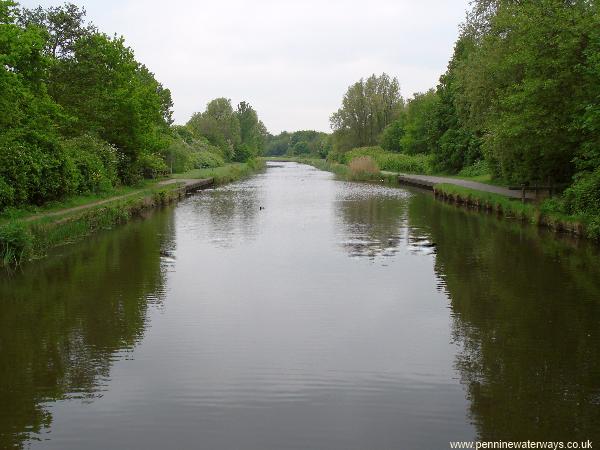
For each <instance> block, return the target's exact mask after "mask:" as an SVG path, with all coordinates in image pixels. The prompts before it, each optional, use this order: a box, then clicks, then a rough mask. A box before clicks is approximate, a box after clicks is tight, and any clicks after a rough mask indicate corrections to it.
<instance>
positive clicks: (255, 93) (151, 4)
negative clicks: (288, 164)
mask: <svg viewBox="0 0 600 450" xmlns="http://www.w3.org/2000/svg"><path fill="white" fill-rule="evenodd" d="M71 1H73V3H76V4H78V5H80V6H84V7H85V8H86V10H87V13H88V19H89V20H91V21H92V22H93V23H94V24H96V26H98V28H99V29H100V30H101V31H103V32H105V33H107V34H114V33H117V34H119V35H123V36H124V37H125V40H126V43H127V45H129V46H130V47H132V48H133V50H134V51H135V54H136V58H137V59H138V61H140V62H142V63H144V64H145V65H146V66H148V68H149V69H150V70H151V71H152V72H154V73H155V74H156V78H157V79H158V80H159V81H160V82H161V83H162V84H163V85H164V86H165V87H168V88H169V89H170V90H171V93H172V95H173V101H174V103H175V107H174V111H175V114H174V118H175V121H176V122H177V123H185V122H186V121H187V120H188V119H189V117H190V116H191V114H192V113H194V112H195V111H202V110H204V108H205V106H206V103H207V102H208V101H209V100H211V99H213V98H215V97H227V98H231V100H232V102H233V103H234V106H235V104H237V103H238V102H239V101H241V100H246V101H248V102H250V103H251V104H252V105H253V106H254V108H255V109H256V110H257V111H258V114H259V117H260V118H261V119H262V120H263V122H264V123H265V125H266V126H267V128H268V129H269V131H270V132H272V133H278V132H280V131H282V130H288V131H293V130H299V129H316V130H321V131H330V130H329V115H330V114H331V113H332V112H334V111H335V110H337V108H338V107H339V105H340V103H341V99H342V97H343V95H344V92H345V91H346V88H347V87H348V86H349V85H350V84H352V83H353V82H355V81H357V80H358V79H360V78H361V77H367V76H369V75H370V74H372V73H377V74H380V73H381V72H386V73H388V74H389V75H391V76H396V77H398V80H399V81H400V85H401V89H402V95H403V96H404V97H410V96H411V95H412V94H413V93H414V92H420V91H425V90H427V89H428V88H430V87H433V86H435V84H436V83H437V80H438V78H439V76H440V75H441V73H443V72H444V70H445V68H446V65H447V63H448V59H449V58H450V56H451V54H452V49H453V45H454V42H455V41H456V38H457V35H458V25H459V23H460V22H461V21H462V20H463V18H464V16H465V11H466V8H467V5H468V0H370V1H362V2H357V1H353V0H351V1H348V0H346V1H341V0H329V1H328V0H317V1H315V0H301V1H288V0H247V1H245V0H210V1H209V0H200V1H191V0H170V1H164V0H160V1H159V0H71ZM20 3H21V5H22V6H25V7H34V6H38V5H40V4H41V5H43V6H48V5H59V4H62V3H64V2H63V1H54V0H25V1H21V2H20Z"/></svg>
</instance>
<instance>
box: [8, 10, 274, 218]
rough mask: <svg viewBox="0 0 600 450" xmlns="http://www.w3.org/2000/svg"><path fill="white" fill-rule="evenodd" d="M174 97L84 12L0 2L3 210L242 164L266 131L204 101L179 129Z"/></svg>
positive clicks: (225, 104)
mask: <svg viewBox="0 0 600 450" xmlns="http://www.w3.org/2000/svg"><path fill="white" fill-rule="evenodd" d="M172 108H173V102H172V99H171V93H170V91H169V90H168V89H167V88H165V87H164V86H163V85H162V84H161V83H160V82H159V81H157V80H156V78H155V76H154V74H153V73H152V72H151V71H150V70H149V69H148V68H147V67H146V66H144V65H143V64H142V63H140V62H138V61H137V60H136V59H135V55H134V52H133V51H132V49H131V48H129V47H127V46H126V45H125V41H124V39H123V38H122V37H119V36H109V35H107V34H105V33H102V32H100V31H99V30H98V29H97V28H96V27H95V26H94V25H93V24H90V23H87V22H86V20H85V10H84V9H83V8H79V7H77V6H76V5H73V4H69V3H66V4H65V5H63V6H59V7H49V8H42V7H38V8H35V9H25V8H20V7H19V5H18V4H17V3H16V2H14V1H11V0H0V210H2V209H5V208H6V207H18V206H22V205H27V204H38V205H40V204H43V203H45V202H48V201H51V200H60V199H63V198H65V197H67V196H70V195H76V194H87V193H91V192H99V191H108V190H111V189H112V188H114V187H115V186H118V185H122V184H126V185H132V184H135V183H137V182H139V181H140V180H141V179H142V178H150V177H156V176H158V175H161V174H167V173H168V172H184V171H187V170H190V169H193V168H201V167H214V166H218V165H222V164H224V163H226V162H228V161H245V160H247V159H248V158H252V157H254V156H256V155H258V154H259V153H261V152H262V148H263V145H264V140H265V138H266V134H267V132H266V129H265V127H264V125H263V124H262V122H260V121H259V120H258V116H257V113H256V111H255V110H254V109H253V108H252V107H251V106H250V105H249V104H248V103H246V102H241V103H240V104H239V105H238V106H237V109H235V110H234V109H233V107H232V105H231V101H230V100H228V99H224V98H219V99H215V100H213V101H212V102H210V103H209V104H208V106H207V108H206V111H204V112H203V113H199V114H195V115H194V116H193V117H192V119H191V120H190V121H189V123H188V124H186V125H185V126H175V125H173V120H172Z"/></svg>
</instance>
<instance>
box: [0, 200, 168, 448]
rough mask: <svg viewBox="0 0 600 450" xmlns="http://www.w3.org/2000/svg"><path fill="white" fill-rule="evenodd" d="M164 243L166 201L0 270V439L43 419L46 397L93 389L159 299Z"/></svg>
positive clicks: (47, 418)
mask: <svg viewBox="0 0 600 450" xmlns="http://www.w3.org/2000/svg"><path fill="white" fill-rule="evenodd" d="M173 245H174V240H173V213H172V210H167V211H162V212H159V213H156V214H155V215H154V216H153V217H152V219H149V220H145V221H141V222H136V223H131V224H129V225H127V226H124V227H122V228H119V229H118V230H115V231H111V232H109V233H106V234H101V235H97V236H94V237H91V238H89V239H88V240H87V241H86V242H84V243H81V244H80V245H77V246H67V247H65V248H63V249H61V250H60V252H61V253H63V254H62V255H58V254H57V255H54V256H53V257H51V258H47V259H45V260H44V261H41V262H38V263H33V264H30V265H28V266H26V267H25V268H24V269H23V270H22V271H20V272H17V273H15V274H12V275H11V276H10V277H8V276H7V275H6V274H1V275H0V299H1V300H0V308H1V314H0V380H1V383H0V448H15V447H20V446H22V445H23V441H24V440H25V439H27V438H28V437H29V436H30V433H40V432H41V431H42V430H43V429H45V428H48V427H50V425H51V422H52V416H51V414H50V413H49V412H48V410H47V409H46V407H45V403H46V402H49V401H55V400H59V399H66V398H80V399H83V400H86V401H90V400H93V399H94V398H95V397H98V396H102V392H103V390H104V389H105V384H106V380H107V378H108V377H109V372H110V368H111V365H112V361H113V359H114V358H115V357H118V356H117V355H116V354H117V353H123V352H128V351H130V349H132V348H133V347H134V346H135V345H136V344H137V343H138V342H139V340H140V339H141V337H142V336H143V334H144V330H145V327H146V316H147V310H148V305H149V303H154V304H157V305H160V303H161V301H162V284H163V278H164V270H165V266H163V265H162V264H161V257H160V255H161V253H165V252H168V251H172V250H173ZM57 253H58V252H57Z"/></svg>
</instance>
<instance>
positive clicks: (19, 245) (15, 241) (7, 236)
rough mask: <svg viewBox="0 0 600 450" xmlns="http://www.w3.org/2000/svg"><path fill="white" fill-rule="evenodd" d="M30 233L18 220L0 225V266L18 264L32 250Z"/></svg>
mask: <svg viewBox="0 0 600 450" xmlns="http://www.w3.org/2000/svg"><path fill="white" fill-rule="evenodd" d="M32 241H33V238H32V235H31V232H30V231H29V229H28V228H27V227H26V226H25V225H24V224H23V223H20V222H10V223H8V224H6V225H2V226H0V266H2V265H4V266H7V267H8V266H13V265H18V264H19V263H20V262H21V261H23V260H24V259H26V258H28V257H29V255H30V254H31V251H32Z"/></svg>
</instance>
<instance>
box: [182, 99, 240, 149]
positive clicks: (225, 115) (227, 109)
mask: <svg viewBox="0 0 600 450" xmlns="http://www.w3.org/2000/svg"><path fill="white" fill-rule="evenodd" d="M187 126H188V127H189V128H190V130H192V132H193V133H194V134H195V135H196V136H198V137H200V136H204V137H206V138H207V139H208V140H209V141H210V143H211V144H213V145H216V146H217V147H219V148H220V149H221V150H222V151H223V155H224V156H225V157H226V158H227V159H229V160H231V159H233V157H234V154H235V148H236V147H237V146H239V145H240V144H241V131H240V122H239V119H238V116H237V115H236V114H235V112H234V111H233V108H232V106H231V100H230V99H228V98H223V97H221V98H216V99H214V100H211V101H210V102H209V103H208V105H206V110H205V111H204V112H203V113H195V114H194V115H193V116H192V118H191V119H190V120H189V121H188V123H187Z"/></svg>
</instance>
